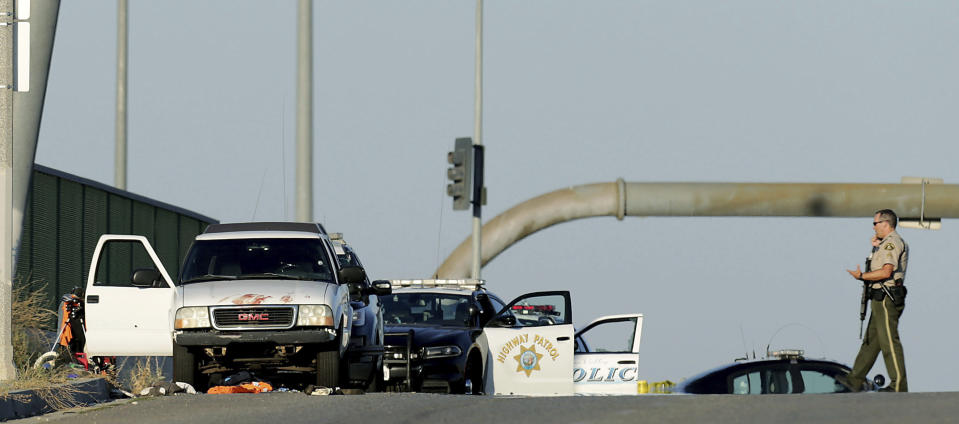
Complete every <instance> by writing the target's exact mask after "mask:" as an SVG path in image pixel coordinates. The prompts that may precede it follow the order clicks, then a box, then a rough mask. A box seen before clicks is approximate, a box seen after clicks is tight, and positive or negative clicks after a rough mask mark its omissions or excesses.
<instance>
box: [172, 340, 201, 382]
mask: <svg viewBox="0 0 959 424" xmlns="http://www.w3.org/2000/svg"><path fill="white" fill-rule="evenodd" d="M173 382H181V383H186V384H189V385H191V386H194V387H193V388H194V389H197V391H200V388H199V387H196V359H195V358H194V356H193V353H192V352H190V351H189V350H187V348H186V347H184V346H180V345H178V344H176V343H174V344H173Z"/></svg>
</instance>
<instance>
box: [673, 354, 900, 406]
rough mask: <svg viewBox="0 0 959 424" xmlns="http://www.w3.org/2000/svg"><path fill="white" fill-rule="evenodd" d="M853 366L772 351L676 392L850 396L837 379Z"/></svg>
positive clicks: (878, 383) (877, 382)
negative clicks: (844, 394)
mask: <svg viewBox="0 0 959 424" xmlns="http://www.w3.org/2000/svg"><path fill="white" fill-rule="evenodd" d="M847 373H849V367H847V366H845V365H843V364H841V363H838V362H834V361H829V360H825V359H806V358H805V357H803V351H802V350H795V349H790V350H780V351H776V352H770V353H769V354H768V355H767V357H766V358H763V359H758V360H756V359H754V360H740V361H736V362H733V363H731V364H726V365H723V366H720V367H717V368H714V369H711V370H709V371H706V372H703V373H701V374H698V375H696V376H694V377H691V378H689V379H687V380H685V381H683V382H681V383H680V384H679V385H678V386H677V387H676V389H675V390H674V392H677V393H689V394H741V395H747V394H750V395H756V394H792V393H813V394H817V393H820V394H821V393H847V392H849V391H850V390H849V388H848V387H846V386H844V385H843V384H842V383H840V382H839V380H837V379H836V377H837V376H841V375H846V374H847ZM884 382H885V377H883V376H882V375H877V376H876V377H875V379H874V380H873V381H871V382H868V383H867V386H868V387H867V389H868V390H870V391H874V390H877V389H878V388H879V387H882V385H883V384H884Z"/></svg>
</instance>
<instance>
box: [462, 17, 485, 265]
mask: <svg viewBox="0 0 959 424" xmlns="http://www.w3.org/2000/svg"><path fill="white" fill-rule="evenodd" d="M475 73H476V82H475V84H474V90H475V96H474V97H475V103H474V105H473V143H474V144H476V145H478V146H482V145H483V0H476V72H475ZM474 181H476V179H474ZM479 181H482V178H480V179H479ZM466 189H467V190H472V189H473V188H472V187H467V188H466ZM480 189H481V190H482V187H480ZM481 192H482V191H481ZM482 200H483V199H473V272H472V273H471V277H472V278H475V279H479V278H480V266H481V263H480V257H481V256H482V252H481V250H480V249H481V246H482V243H481V241H482V239H481V238H480V237H481V231H480V228H481V226H482V225H483V224H482V223H483V220H482V212H481V209H482V204H483V201H482Z"/></svg>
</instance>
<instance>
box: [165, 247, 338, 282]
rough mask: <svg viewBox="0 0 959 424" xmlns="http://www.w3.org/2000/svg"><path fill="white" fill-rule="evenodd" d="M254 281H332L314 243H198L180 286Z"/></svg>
mask: <svg viewBox="0 0 959 424" xmlns="http://www.w3.org/2000/svg"><path fill="white" fill-rule="evenodd" d="M256 278H272V279H291V280H320V281H332V280H333V271H332V268H331V266H330V264H329V263H328V262H327V261H326V255H325V253H324V250H323V245H322V242H321V241H320V240H317V239H295V238H282V239H280V238H278V239H229V240H199V241H196V242H194V243H193V247H191V248H190V252H189V253H188V254H187V257H186V261H185V263H184V264H183V272H182V273H181V274H180V284H190V283H199V282H203V281H213V280H238V279H256Z"/></svg>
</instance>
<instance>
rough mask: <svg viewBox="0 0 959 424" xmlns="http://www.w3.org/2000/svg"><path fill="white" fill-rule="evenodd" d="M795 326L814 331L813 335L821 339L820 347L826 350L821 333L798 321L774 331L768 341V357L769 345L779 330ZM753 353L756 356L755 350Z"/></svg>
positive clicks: (767, 353) (767, 354)
mask: <svg viewBox="0 0 959 424" xmlns="http://www.w3.org/2000/svg"><path fill="white" fill-rule="evenodd" d="M793 326H796V327H802V328H805V329H807V330H809V332H811V333H813V335H815V336H816V338H817V339H819V348H820V349H823V352H825V347H826V344H825V343H823V341H822V337H819V334H818V333H816V332H815V331H813V329H811V328H809V327H807V326H805V325H802V324H800V323H798V322H790V323H789V324H786V325H783V326H782V327H779V329H778V330H776V332H775V333H773V336H772V337H770V338H769V342H767V343H766V356H767V357H768V356H769V346H770V345H772V342H773V339H774V338H775V337H776V335H778V334H779V332H780V331H782V330H783V329H785V328H787V327H793ZM753 355H754V356H755V355H756V353H755V352H753Z"/></svg>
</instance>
